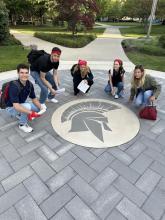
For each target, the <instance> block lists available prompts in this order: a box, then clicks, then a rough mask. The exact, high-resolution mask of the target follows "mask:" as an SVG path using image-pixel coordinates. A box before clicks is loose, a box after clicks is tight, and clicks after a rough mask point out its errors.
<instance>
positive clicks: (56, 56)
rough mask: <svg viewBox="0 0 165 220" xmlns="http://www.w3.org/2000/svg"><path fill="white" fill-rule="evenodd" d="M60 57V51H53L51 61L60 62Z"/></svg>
mask: <svg viewBox="0 0 165 220" xmlns="http://www.w3.org/2000/svg"><path fill="white" fill-rule="evenodd" d="M59 59H60V54H58V53H52V54H51V61H52V63H55V62H58V61H59Z"/></svg>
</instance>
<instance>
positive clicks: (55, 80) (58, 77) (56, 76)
mask: <svg viewBox="0 0 165 220" xmlns="http://www.w3.org/2000/svg"><path fill="white" fill-rule="evenodd" d="M53 78H54V82H55V84H56V86H57V87H59V86H60V76H59V73H58V71H57V69H53Z"/></svg>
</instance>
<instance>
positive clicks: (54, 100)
mask: <svg viewBox="0 0 165 220" xmlns="http://www.w3.org/2000/svg"><path fill="white" fill-rule="evenodd" d="M48 101H49V102H53V103H58V100H57V99H55V98H53V99H48Z"/></svg>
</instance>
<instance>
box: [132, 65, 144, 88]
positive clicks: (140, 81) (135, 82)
mask: <svg viewBox="0 0 165 220" xmlns="http://www.w3.org/2000/svg"><path fill="white" fill-rule="evenodd" d="M137 69H139V70H140V71H141V72H142V73H143V74H142V77H141V78H139V79H136V78H135V70H137ZM145 77H146V74H145V70H144V67H143V66H142V65H136V66H135V69H134V72H133V76H132V80H131V85H132V87H133V88H138V87H143V85H144V82H145Z"/></svg>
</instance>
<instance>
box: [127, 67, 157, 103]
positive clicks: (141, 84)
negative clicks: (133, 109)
mask: <svg viewBox="0 0 165 220" xmlns="http://www.w3.org/2000/svg"><path fill="white" fill-rule="evenodd" d="M160 91H161V86H160V85H159V84H158V83H157V81H156V80H155V78H154V77H152V76H150V75H148V74H146V73H145V70H144V67H143V66H142V65H136V66H135V69H134V72H133V76H132V80H131V91H130V98H129V102H132V101H133V99H134V97H136V100H135V105H136V106H141V105H143V104H144V105H147V104H151V103H153V102H154V101H155V100H156V99H157V98H158V96H159V94H160Z"/></svg>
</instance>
